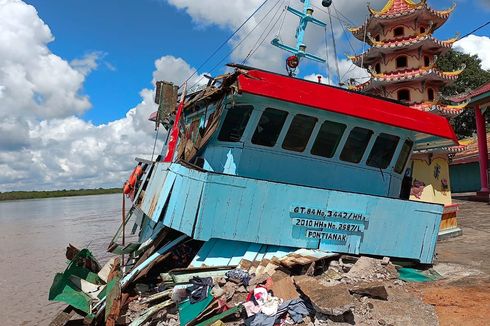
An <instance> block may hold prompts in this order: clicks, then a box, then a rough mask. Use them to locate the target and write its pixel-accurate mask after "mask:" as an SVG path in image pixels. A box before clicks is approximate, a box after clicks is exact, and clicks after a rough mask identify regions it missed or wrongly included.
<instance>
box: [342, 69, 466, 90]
mask: <svg viewBox="0 0 490 326" xmlns="http://www.w3.org/2000/svg"><path fill="white" fill-rule="evenodd" d="M463 71H464V67H462V68H461V69H459V70H456V71H450V72H448V71H441V70H439V69H438V68H436V67H434V66H432V67H421V68H414V69H403V70H396V71H392V72H388V73H376V72H373V71H371V74H372V78H371V80H369V81H367V82H365V83H362V84H359V85H355V86H351V87H350V88H351V89H354V90H357V91H368V90H371V89H373V88H379V87H381V86H384V85H386V84H393V83H397V82H404V81H414V80H419V79H423V80H430V81H443V82H453V81H456V79H458V76H459V75H460V74H461V73H462V72H463Z"/></svg>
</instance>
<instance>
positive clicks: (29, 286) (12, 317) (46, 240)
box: [0, 194, 122, 326]
mask: <svg viewBox="0 0 490 326" xmlns="http://www.w3.org/2000/svg"><path fill="white" fill-rule="evenodd" d="M121 198H122V197H121V195H120V194H111V195H97V196H83V197H66V198H49V199H36V200H18V201H9V202H0V325H8V326H9V325H47V324H49V322H50V321H51V319H52V318H53V317H54V315H55V314H56V312H57V311H59V310H60V309H61V308H62V307H63V305H62V304H58V303H52V302H49V301H48V292H49V287H50V286H51V282H52V280H53V277H54V275H55V273H57V272H62V271H63V270H64V269H65V267H66V259H65V257H64V254H65V248H66V246H67V244H68V243H72V244H73V245H75V246H76V247H79V248H82V247H87V246H88V248H89V249H90V250H91V251H92V252H93V253H94V255H95V256H96V257H97V258H98V259H99V260H100V261H101V263H104V262H105V261H106V260H107V258H108V257H109V256H108V254H107V253H106V252H105V248H107V244H108V243H109V241H110V240H111V238H112V236H113V235H114V233H115V231H116V229H117V227H118V226H119V222H120V219H121Z"/></svg>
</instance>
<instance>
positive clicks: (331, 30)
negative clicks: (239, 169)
mask: <svg viewBox="0 0 490 326" xmlns="http://www.w3.org/2000/svg"><path fill="white" fill-rule="evenodd" d="M327 10H328V21H329V22H330V33H331V34H332V45H333V51H334V59H335V67H336V68H337V78H338V79H339V82H340V69H339V60H338V59H337V44H336V42H335V35H334V32H333V24H332V15H331V13H330V7H328V8H327Z"/></svg>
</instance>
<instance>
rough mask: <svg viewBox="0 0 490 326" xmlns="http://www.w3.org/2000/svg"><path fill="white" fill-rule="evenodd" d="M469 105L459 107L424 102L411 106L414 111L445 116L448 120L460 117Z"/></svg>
mask: <svg viewBox="0 0 490 326" xmlns="http://www.w3.org/2000/svg"><path fill="white" fill-rule="evenodd" d="M466 104H467V103H461V104H458V105H449V104H442V103H440V102H438V101H437V102H422V103H414V104H411V105H410V107H411V108H412V109H416V110H420V111H425V112H432V113H436V114H438V115H442V116H445V117H447V118H453V117H456V116H458V115H460V114H461V113H462V112H463V111H464V109H465V108H466Z"/></svg>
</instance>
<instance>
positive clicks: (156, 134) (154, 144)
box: [151, 115, 160, 161]
mask: <svg viewBox="0 0 490 326" xmlns="http://www.w3.org/2000/svg"><path fill="white" fill-rule="evenodd" d="M157 119H158V115H157ZM157 123H158V125H157V130H156V132H155V142H154V143H153V151H152V152H151V160H152V161H153V155H155V147H156V146H157V139H158V130H160V121H157Z"/></svg>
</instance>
